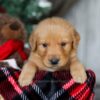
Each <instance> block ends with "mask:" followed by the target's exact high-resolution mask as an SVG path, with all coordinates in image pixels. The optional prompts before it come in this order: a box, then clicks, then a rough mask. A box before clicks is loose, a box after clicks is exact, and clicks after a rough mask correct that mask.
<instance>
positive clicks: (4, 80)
mask: <svg viewBox="0 0 100 100" xmlns="http://www.w3.org/2000/svg"><path fill="white" fill-rule="evenodd" d="M86 73H87V80H86V81H85V82H84V83H83V84H79V83H76V82H75V81H74V80H73V78H72V76H71V74H70V72H69V71H57V72H53V73H51V72H45V71H39V72H37V73H36V75H35V78H34V79H33V82H32V83H31V84H30V85H29V86H25V87H20V86H19V84H18V77H19V74H20V71H18V70H15V69H11V68H7V66H6V67H5V68H0V94H1V95H2V96H3V97H4V99H5V100H94V86H95V74H94V72H93V71H91V70H87V71H86Z"/></svg>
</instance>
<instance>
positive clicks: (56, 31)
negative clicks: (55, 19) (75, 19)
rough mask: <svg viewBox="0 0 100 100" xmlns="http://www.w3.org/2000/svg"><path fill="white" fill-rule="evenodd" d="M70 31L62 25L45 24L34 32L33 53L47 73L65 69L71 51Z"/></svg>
mask: <svg viewBox="0 0 100 100" xmlns="http://www.w3.org/2000/svg"><path fill="white" fill-rule="evenodd" d="M71 32H73V31H72V30H70V29H68V28H65V27H64V26H63V25H60V23H59V24H54V23H52V24H50V23H45V24H44V26H43V25H42V26H41V27H40V26H39V27H38V28H37V30H36V33H35V35H34V36H33V37H34V39H33V40H34V42H32V41H30V42H31V46H32V45H34V46H35V47H34V52H36V53H37V54H38V55H39V56H40V58H41V59H42V63H43V64H44V67H45V68H46V69H47V70H48V71H56V70H59V69H63V68H65V67H66V65H67V63H68V62H69V60H70V57H71V53H72V51H73V41H74V40H73V36H72V33H71Z"/></svg>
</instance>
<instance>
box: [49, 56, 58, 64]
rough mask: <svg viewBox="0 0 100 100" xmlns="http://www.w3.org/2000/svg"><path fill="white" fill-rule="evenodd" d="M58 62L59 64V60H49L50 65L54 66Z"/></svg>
mask: <svg viewBox="0 0 100 100" xmlns="http://www.w3.org/2000/svg"><path fill="white" fill-rule="evenodd" d="M58 62H59V59H58V58H53V59H50V63H51V64H52V65H56V64H58Z"/></svg>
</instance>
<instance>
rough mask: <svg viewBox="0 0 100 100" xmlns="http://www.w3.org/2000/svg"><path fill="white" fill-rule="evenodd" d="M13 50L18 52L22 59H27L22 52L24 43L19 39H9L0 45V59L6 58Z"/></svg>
mask: <svg viewBox="0 0 100 100" xmlns="http://www.w3.org/2000/svg"><path fill="white" fill-rule="evenodd" d="M14 52H18V53H19V55H20V56H21V58H22V59H23V60H26V59H27V55H26V53H25V52H24V43H23V42H22V41H20V40H13V39H11V40H8V41H7V42H5V43H4V44H2V45H1V46H0V60H4V59H7V58H8V57H9V56H11V55H12V54H13V53H14Z"/></svg>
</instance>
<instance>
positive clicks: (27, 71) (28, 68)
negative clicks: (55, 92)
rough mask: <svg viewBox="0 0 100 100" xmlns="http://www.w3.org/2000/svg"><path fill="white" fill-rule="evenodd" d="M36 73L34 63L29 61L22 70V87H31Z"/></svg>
mask: <svg viewBox="0 0 100 100" xmlns="http://www.w3.org/2000/svg"><path fill="white" fill-rule="evenodd" d="M35 73H36V66H35V64H34V63H33V62H31V61H28V62H27V63H26V64H25V65H24V66H23V69H22V72H21V74H20V76H19V79H18V82H19V84H20V86H26V85H29V84H30V83H31V82H32V79H33V78H34V76H35Z"/></svg>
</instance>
